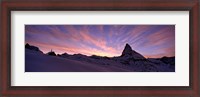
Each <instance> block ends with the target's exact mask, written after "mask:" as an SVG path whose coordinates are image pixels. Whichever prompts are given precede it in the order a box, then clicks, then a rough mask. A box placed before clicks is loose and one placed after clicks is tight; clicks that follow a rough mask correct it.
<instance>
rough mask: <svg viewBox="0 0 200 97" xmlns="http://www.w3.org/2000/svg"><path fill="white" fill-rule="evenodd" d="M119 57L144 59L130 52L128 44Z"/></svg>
mask: <svg viewBox="0 0 200 97" xmlns="http://www.w3.org/2000/svg"><path fill="white" fill-rule="evenodd" d="M121 57H126V58H133V59H145V58H144V56H142V55H141V54H139V53H138V52H136V51H134V50H132V48H131V46H130V45H129V44H128V43H126V46H125V48H124V50H123V52H122V55H121Z"/></svg>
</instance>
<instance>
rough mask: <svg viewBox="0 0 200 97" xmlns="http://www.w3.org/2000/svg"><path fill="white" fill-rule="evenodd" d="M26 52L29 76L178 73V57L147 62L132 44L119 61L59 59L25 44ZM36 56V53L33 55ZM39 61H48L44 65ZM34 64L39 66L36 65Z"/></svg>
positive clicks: (76, 57)
mask: <svg viewBox="0 0 200 97" xmlns="http://www.w3.org/2000/svg"><path fill="white" fill-rule="evenodd" d="M25 48H26V51H25V71H26V72H37V71H39V72H68V71H70V72H175V57H162V58H145V57H144V56H143V55H141V54H140V53H138V52H136V51H135V50H132V48H131V46H130V45H129V44H126V45H125V48H124V50H123V52H122V54H121V56H117V57H106V56H105V57H102V56H97V55H92V56H86V55H83V54H73V55H70V54H67V53H63V54H57V55H56V54H55V52H53V51H50V52H48V53H47V54H44V53H43V52H42V51H41V50H40V49H39V48H38V47H36V46H32V45H29V44H26V45H25ZM34 52H37V53H36V54H33V53H34ZM37 57H41V60H42V59H45V60H42V61H41V60H40V59H37ZM32 59H33V60H32ZM31 61H38V62H33V63H35V64H33V63H31ZM49 61H51V62H50V63H49ZM69 61H70V62H69ZM71 61H74V63H73V62H71ZM69 63H70V64H69ZM80 63H81V64H80ZM30 64H32V65H30ZM44 64H50V65H46V66H48V67H46V68H45V66H44ZM60 64H63V65H60ZM65 64H66V65H65ZM74 64H76V65H74ZM34 66H36V67H38V68H35V67H34ZM73 66H76V67H73ZM40 67H41V68H40ZM71 67H73V68H71ZM70 68H71V69H70Z"/></svg>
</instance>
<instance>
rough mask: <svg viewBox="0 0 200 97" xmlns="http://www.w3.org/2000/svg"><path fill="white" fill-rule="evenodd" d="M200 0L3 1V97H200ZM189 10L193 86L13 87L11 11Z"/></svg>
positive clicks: (1, 60)
mask: <svg viewBox="0 0 200 97" xmlns="http://www.w3.org/2000/svg"><path fill="white" fill-rule="evenodd" d="M199 2H200V1H199V0H86V1H81V0H59V1H58V0H48V1H47V0H42V1H41V0H28V1H27V0H8V1H2V2H1V26H0V27H1V28H0V29H1V33H0V37H1V38H0V44H1V46H0V47H1V48H0V53H1V56H0V62H1V72H0V73H1V86H0V87H1V93H0V96H4V97H7V96H9V97H10V96H17V97H18V96H23V97H24V96H37V97H38V96H47V97H49V96H65V97H66V96H69V97H71V96H84V97H85V96H119V97H121V96H132V97H169V96H170V97H200V76H199V75H200V68H199V67H200V64H199V55H200V52H199V41H200V39H199V36H200V34H199V33H198V32H199V31H200V25H199V23H200V22H199V16H200V12H199V9H200V7H199V4H200V3H199ZM17 10H19V11H24V10H25V11H35V10H38V11H46V10H48V11H52V10H53V11H58V10H73V11H86V10H87V11H91V10H93V11H104V10H105V11H143V10H145V11H189V12H190V24H189V25H190V32H189V33H190V85H189V86H188V87H186V86H178V87H176V86H146V87H144V86H141V87H140V86H137V87H135V86H112V87H111V86H100V87H99V86H94V87H91V86H84V87H81V86H76V87H75V86H70V87H68V86H63V87H61V86H59V87H58V86H55V87H53V86H48V87H45V86H35V87H30V86H27V87H22V86H11V78H10V77H11V70H10V67H11V66H10V65H11V22H10V21H11V11H17Z"/></svg>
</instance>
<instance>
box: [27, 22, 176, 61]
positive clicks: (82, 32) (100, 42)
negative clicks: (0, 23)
mask: <svg viewBox="0 0 200 97" xmlns="http://www.w3.org/2000/svg"><path fill="white" fill-rule="evenodd" d="M25 42H26V43H30V44H32V45H36V46H38V47H39V48H40V49H41V50H42V51H43V52H45V53H46V52H48V51H50V50H51V49H53V50H54V51H55V52H56V53H59V54H61V53H64V52H66V53H69V54H77V53H81V54H86V55H93V54H95V55H100V56H109V57H112V56H119V55H121V52H122V50H123V49H124V46H125V44H126V43H129V44H130V45H131V47H132V48H133V49H134V50H136V51H137V52H139V53H141V54H143V55H144V56H145V57H162V56H174V55H175V25H26V26H25Z"/></svg>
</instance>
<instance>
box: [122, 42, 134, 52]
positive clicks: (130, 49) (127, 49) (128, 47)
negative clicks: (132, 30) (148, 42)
mask: <svg viewBox="0 0 200 97" xmlns="http://www.w3.org/2000/svg"><path fill="white" fill-rule="evenodd" d="M132 51H133V50H132V48H131V46H130V45H129V44H128V43H126V46H125V48H124V50H123V52H122V55H124V54H127V53H130V52H132Z"/></svg>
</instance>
